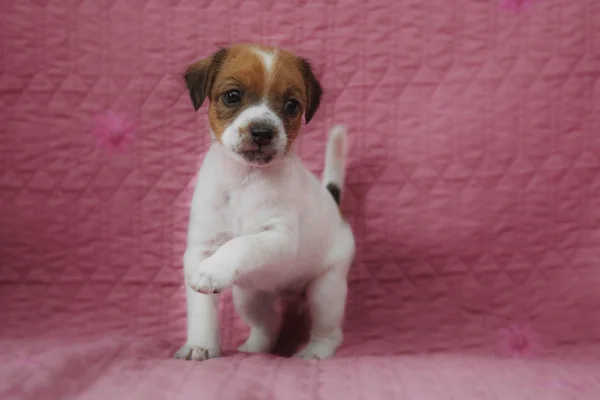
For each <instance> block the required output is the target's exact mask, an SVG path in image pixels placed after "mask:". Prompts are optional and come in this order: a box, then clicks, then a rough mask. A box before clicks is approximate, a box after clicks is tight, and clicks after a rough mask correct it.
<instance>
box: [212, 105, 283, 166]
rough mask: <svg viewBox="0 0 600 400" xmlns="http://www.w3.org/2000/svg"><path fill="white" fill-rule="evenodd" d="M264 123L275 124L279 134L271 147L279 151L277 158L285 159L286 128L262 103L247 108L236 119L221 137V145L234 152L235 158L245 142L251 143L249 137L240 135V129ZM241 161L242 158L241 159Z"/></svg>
mask: <svg viewBox="0 0 600 400" xmlns="http://www.w3.org/2000/svg"><path fill="white" fill-rule="evenodd" d="M257 120H260V121H264V122H269V123H271V124H273V126H274V127H275V128H276V130H277V133H276V134H275V137H274V138H273V141H272V142H271V146H273V147H274V148H275V150H276V151H277V157H283V154H284V152H285V147H286V143H287V138H286V135H285V128H284V126H283V122H281V119H280V118H279V117H278V116H277V114H275V113H274V112H273V110H271V108H269V106H267V104H266V103H265V102H263V103H260V104H258V105H256V106H251V107H248V108H246V109H245V110H244V111H242V112H241V113H240V115H238V116H237V117H236V119H235V120H234V121H233V122H232V123H231V125H229V126H228V127H227V128H226V129H225V130H224V131H223V134H222V135H221V143H222V144H223V146H225V147H227V148H228V149H229V150H231V151H232V152H233V155H234V156H235V157H241V156H238V155H237V154H236V153H235V152H236V151H237V150H240V149H241V148H242V147H243V146H244V144H245V142H251V139H250V138H249V137H247V136H244V135H241V134H240V129H241V128H243V127H245V126H247V125H248V124H249V123H250V122H252V121H257ZM240 160H241V158H240Z"/></svg>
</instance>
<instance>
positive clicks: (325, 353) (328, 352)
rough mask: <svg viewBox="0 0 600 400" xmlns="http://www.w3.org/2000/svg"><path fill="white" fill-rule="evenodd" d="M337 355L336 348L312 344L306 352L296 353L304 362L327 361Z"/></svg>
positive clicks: (323, 344)
mask: <svg viewBox="0 0 600 400" xmlns="http://www.w3.org/2000/svg"><path fill="white" fill-rule="evenodd" d="M334 355H335V347H334V346H331V345H330V344H325V343H318V342H310V343H308V345H307V346H306V347H305V348H304V350H302V351H300V352H299V353H296V357H298V358H301V359H303V360H326V359H328V358H330V357H333V356H334Z"/></svg>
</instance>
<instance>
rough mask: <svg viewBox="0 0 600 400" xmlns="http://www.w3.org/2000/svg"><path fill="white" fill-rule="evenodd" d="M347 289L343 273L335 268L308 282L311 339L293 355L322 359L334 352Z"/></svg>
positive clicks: (337, 343)
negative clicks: (302, 348)
mask: <svg viewBox="0 0 600 400" xmlns="http://www.w3.org/2000/svg"><path fill="white" fill-rule="evenodd" d="M346 293H347V284H346V276H345V274H343V273H341V272H340V271H339V270H337V269H332V270H329V271H328V272H326V273H325V274H323V275H321V276H320V277H318V278H317V279H315V280H314V281H313V282H312V283H311V284H310V285H309V288H308V292H307V301H308V307H309V310H310V316H311V320H312V326H311V330H310V339H309V342H308V344H307V346H306V347H305V348H304V350H302V351H300V352H299V353H298V354H296V357H299V358H302V359H305V360H312V359H316V360H324V359H327V358H330V357H332V356H333V355H335V352H336V350H337V348H338V347H339V345H340V344H341V343H342V340H343V333H342V320H343V317H344V308H345V305H346V304H345V303H346Z"/></svg>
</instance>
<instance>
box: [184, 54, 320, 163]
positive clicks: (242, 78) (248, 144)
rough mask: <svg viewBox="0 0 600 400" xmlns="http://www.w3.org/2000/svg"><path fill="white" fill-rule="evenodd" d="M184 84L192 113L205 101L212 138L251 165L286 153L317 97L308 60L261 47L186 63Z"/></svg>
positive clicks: (317, 83)
mask: <svg viewBox="0 0 600 400" xmlns="http://www.w3.org/2000/svg"><path fill="white" fill-rule="evenodd" d="M185 81H186V85H187V88H188V90H189V92H190V97H191V98H192V104H193V105H194V109H195V110H196V111H198V109H199V108H200V106H202V104H203V103H204V101H205V100H206V99H207V98H208V100H209V102H210V106H209V110H208V119H209V124H210V127H211V130H212V132H213V133H214V135H215V138H216V140H217V141H219V142H220V143H221V144H222V145H223V146H224V147H225V148H226V149H227V150H228V151H230V152H231V153H232V154H233V155H234V156H235V157H236V158H238V159H240V160H242V161H243V162H245V163H248V164H251V165H267V164H269V163H270V162H272V161H273V160H276V159H278V158H281V157H283V156H284V155H285V154H286V152H287V151H288V150H289V148H290V146H291V145H292V143H293V142H294V140H295V139H296V137H297V136H298V133H299V131H300V126H301V125H302V116H303V115H304V119H305V120H306V122H307V123H308V122H309V121H310V120H311V118H312V117H313V115H314V113H315V112H316V111H317V108H318V107H319V102H320V100H321V93H322V90H321V85H320V84H319V81H318V80H317V79H316V78H315V76H314V74H313V71H312V68H311V66H310V64H309V63H308V61H306V60H305V59H303V58H300V57H296V56H295V55H293V54H292V53H289V52H287V51H284V50H281V49H276V48H273V47H267V46H254V45H237V46H232V47H230V48H227V49H221V50H219V51H217V52H216V53H215V54H213V55H212V56H210V57H208V58H206V59H203V60H200V61H198V62H196V63H195V64H193V65H191V66H190V67H189V68H188V70H187V72H186V73H185Z"/></svg>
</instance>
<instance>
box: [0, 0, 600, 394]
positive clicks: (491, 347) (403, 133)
mask: <svg viewBox="0 0 600 400" xmlns="http://www.w3.org/2000/svg"><path fill="white" fill-rule="evenodd" d="M526 3H527V4H526ZM0 4H1V5H0V7H1V9H0V210H1V211H0V259H1V263H0V315H1V317H0V318H1V319H0V320H1V322H0V398H2V399H35V400H38V399H49V400H50V399H57V400H58V399H61V400H62V399H107V398H115V399H117V398H118V399H144V400H150V399H162V398H165V399H166V398H169V399H173V398H178V399H188V398H189V399H192V398H193V399H213V398H218V399H223V400H226V399H242V398H243V399H267V398H268V399H293V400H296V399H297V400H300V399H342V398H347V399H392V398H398V399H400V398H401V399H410V400H412V399H418V400H435V399H461V400H471V399H473V400H475V399H477V400H487V399H511V400H520V399H578V400H581V399H584V400H586V399H597V398H598V394H599V393H600V346H599V342H600V311H599V310H600V267H599V265H598V262H599V260H600V80H599V79H598V78H599V76H600V3H599V2H598V1H596V0H578V1H573V0H537V1H531V2H526V1H504V0H502V1H501V0H427V1H422V0H399V1H395V2H392V1H388V0H370V1H359V0H314V1H313V0H311V1H306V0H304V1H301V0H296V1H278V2H277V1H273V0H244V1H241V0H228V1H216V0H215V1H212V0H168V1H167V0H101V1H96V0H78V1H62V0H2V1H0ZM241 41H243V42H262V43H267V44H276V45H280V46H284V47H287V48H289V49H291V50H294V51H296V52H297V53H299V54H301V55H303V56H306V57H308V58H309V59H311V60H312V61H313V62H314V64H315V66H316V70H317V73H318V76H319V77H320V78H321V81H322V83H323V86H324V88H325V97H324V100H323V106H322V108H321V110H320V111H319V112H318V113H317V116H316V118H315V120H314V121H313V122H311V124H310V125H308V126H307V127H306V128H305V129H304V131H303V133H302V136H301V139H300V142H299V143H298V145H297V150H298V152H299V153H300V154H301V155H302V156H303V158H304V159H305V160H306V163H307V165H308V166H309V168H311V169H312V170H314V171H315V172H320V170H321V168H322V162H323V148H324V139H325V137H326V131H327V129H328V127H329V126H330V125H331V124H333V123H344V124H346V125H347V126H348V128H349V132H350V136H351V140H352V147H351V160H350V167H349V168H350V171H349V182H348V188H347V191H346V194H345V198H344V205H343V207H344V213H345V214H346V215H348V217H349V219H350V221H351V223H352V225H353V227H354V229H355V231H356V234H357V239H358V246H359V253H358V257H357V260H356V262H355V264H354V267H353V271H352V275H351V283H350V285H351V286H350V296H349V299H348V312H347V318H346V325H345V328H346V341H345V343H344V345H343V347H342V348H341V349H340V352H339V355H338V356H337V357H336V358H334V359H332V360H328V361H325V362H301V361H297V360H293V359H286V358H278V357H274V356H247V355H240V354H235V353H234V352H232V351H231V350H232V349H234V348H235V347H236V345H237V344H239V343H240V342H241V341H242V339H243V335H244V333H245V330H244V327H243V325H242V324H241V322H240V321H239V320H238V319H237V318H236V317H235V316H234V313H233V310H232V307H231V303H230V301H228V299H227V294H226V295H225V297H226V299H225V301H224V302H223V309H222V316H223V324H224V325H225V329H224V338H223V340H224V344H225V348H226V349H228V350H229V352H228V354H227V356H226V357H224V358H221V359H217V360H211V361H208V362H203V363H191V362H182V361H176V360H172V359H170V356H171V354H172V353H173V352H174V350H175V349H176V348H177V347H178V346H179V345H180V344H181V343H182V341H183V340H184V326H185V308H184V292H183V286H182V274H181V259H182V253H183V250H184V243H185V230H186V224H187V216H188V204H189V200H190V195H191V192H190V190H191V189H192V188H193V184H194V174H195V172H196V170H197V166H198V163H199V161H200V160H201V156H202V154H203V151H204V150H205V149H206V147H207V145H208V141H207V138H208V135H207V124H206V114H205V110H202V111H201V112H199V113H197V114H194V113H193V110H192V107H191V104H190V100H189V98H188V97H187V95H186V94H185V90H184V87H183V84H182V78H181V73H182V71H184V69H185V67H186V66H187V65H188V64H189V63H190V62H191V61H193V60H196V59H197V58H199V57H201V56H206V55H208V54H209V53H210V52H211V51H214V50H215V49H216V48H217V47H218V46H222V45H227V44H231V43H235V42H241Z"/></svg>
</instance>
